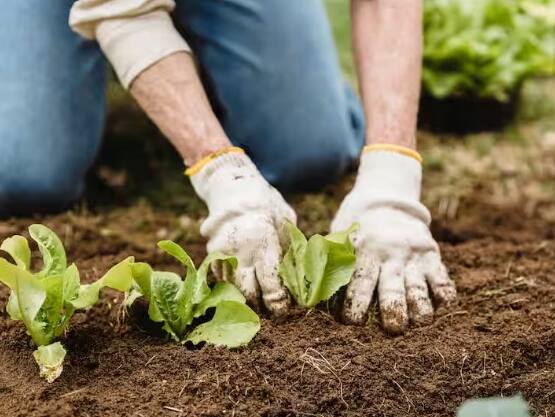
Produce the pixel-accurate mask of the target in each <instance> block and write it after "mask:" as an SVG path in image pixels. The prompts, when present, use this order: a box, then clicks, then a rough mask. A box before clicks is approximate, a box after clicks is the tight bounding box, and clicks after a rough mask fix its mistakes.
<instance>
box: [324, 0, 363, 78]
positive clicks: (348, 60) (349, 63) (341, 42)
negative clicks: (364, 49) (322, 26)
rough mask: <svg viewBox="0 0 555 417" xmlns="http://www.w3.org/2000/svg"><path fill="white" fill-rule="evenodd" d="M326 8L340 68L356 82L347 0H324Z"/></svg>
mask: <svg viewBox="0 0 555 417" xmlns="http://www.w3.org/2000/svg"><path fill="white" fill-rule="evenodd" d="M325 4H326V8H327V11H328V16H329V18H330V23H331V27H332V31H333V36H334V38H335V43H336V45H337V50H338V54H339V60H340V62H341V68H342V69H343V72H344V73H345V76H346V77H347V79H348V80H349V81H350V82H351V83H353V85H355V84H356V76H355V68H354V63H353V54H352V48H351V16H350V8H349V2H348V1H347V0H326V1H325Z"/></svg>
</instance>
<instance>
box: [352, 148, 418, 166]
mask: <svg viewBox="0 0 555 417" xmlns="http://www.w3.org/2000/svg"><path fill="white" fill-rule="evenodd" d="M380 151H386V152H395V153H400V154H401V155H405V156H409V157H411V158H414V159H416V160H417V161H418V162H420V163H422V161H423V160H424V159H423V158H422V156H421V155H420V154H419V153H418V152H416V151H415V150H414V149H410V148H405V147H404V146H400V145H393V144H391V143H374V144H372V145H366V146H365V147H364V148H363V149H362V154H363V155H364V154H367V153H370V152H380Z"/></svg>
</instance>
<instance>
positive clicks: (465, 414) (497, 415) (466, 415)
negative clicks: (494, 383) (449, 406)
mask: <svg viewBox="0 0 555 417" xmlns="http://www.w3.org/2000/svg"><path fill="white" fill-rule="evenodd" d="M529 416H530V414H529V413H528V405H527V404H526V401H524V399H523V398H522V397H521V396H520V395H517V396H515V397H512V398H483V399H477V400H469V401H465V403H464V404H463V405H462V406H461V407H460V408H459V411H458V412H457V417H529Z"/></svg>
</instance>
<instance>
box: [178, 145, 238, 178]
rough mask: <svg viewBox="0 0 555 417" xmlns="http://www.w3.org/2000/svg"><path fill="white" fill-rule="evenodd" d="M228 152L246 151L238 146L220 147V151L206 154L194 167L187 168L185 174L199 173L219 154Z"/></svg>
mask: <svg viewBox="0 0 555 417" xmlns="http://www.w3.org/2000/svg"><path fill="white" fill-rule="evenodd" d="M226 153H243V154H244V153H245V151H244V150H243V149H241V148H239V147H237V146H229V147H227V148H223V149H220V150H219V151H216V152H212V153H211V154H210V155H207V156H205V157H204V158H202V159H201V160H200V161H198V162H197V163H196V164H194V165H193V166H192V167H190V168H187V170H186V171H185V175H187V176H188V177H190V176H192V175H195V174H197V173H198V172H199V171H200V170H201V169H202V168H204V167H205V166H206V164H208V163H209V162H210V161H213V160H214V159H216V158H217V157H219V156H222V155H224V154H226Z"/></svg>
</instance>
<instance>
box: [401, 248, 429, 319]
mask: <svg viewBox="0 0 555 417" xmlns="http://www.w3.org/2000/svg"><path fill="white" fill-rule="evenodd" d="M424 267H425V265H424V264H423V259H422V258H421V257H418V256H415V257H413V258H412V259H411V260H410V261H409V263H408V264H407V266H406V268H405V288H406V292H407V306H408V311H409V318H410V320H411V322H412V323H415V324H426V323H429V322H431V321H432V319H433V316H434V308H433V306H432V301H431V300H430V294H429V293H428V285H427V284H426V275H425V273H424V272H425V269H424Z"/></svg>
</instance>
